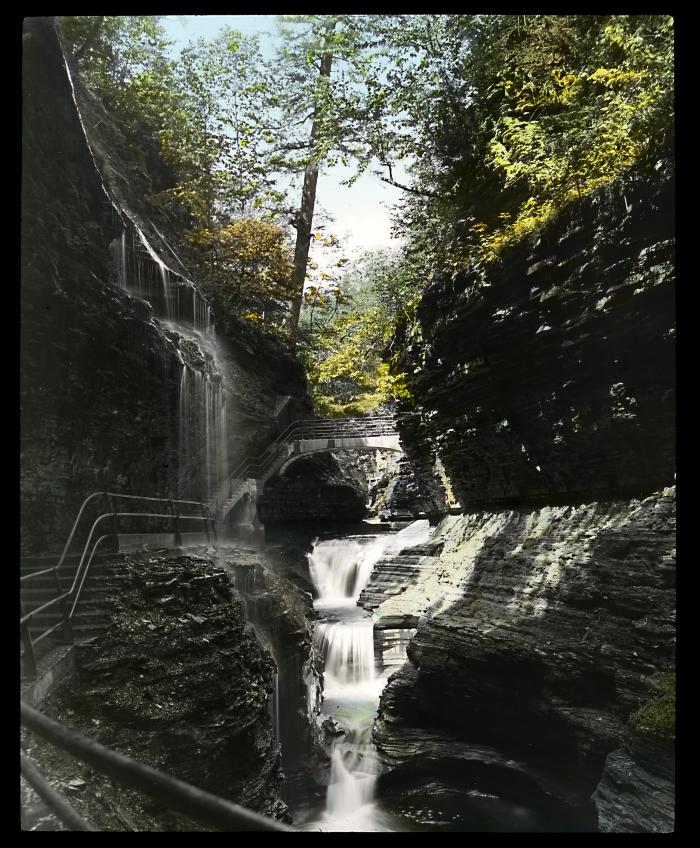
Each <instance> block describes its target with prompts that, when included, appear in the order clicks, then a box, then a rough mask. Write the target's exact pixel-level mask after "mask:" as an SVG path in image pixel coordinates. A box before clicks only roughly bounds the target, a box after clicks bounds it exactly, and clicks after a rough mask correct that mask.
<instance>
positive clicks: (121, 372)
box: [21, 18, 310, 554]
mask: <svg viewBox="0 0 700 848" xmlns="http://www.w3.org/2000/svg"><path fill="white" fill-rule="evenodd" d="M23 47H24V53H23V156H22V299H21V369H22V377H21V404H22V407H21V408H22V413H21V414H22V418H21V456H22V459H21V508H22V547H23V551H24V552H26V553H29V554H38V553H43V552H46V551H54V550H56V549H57V548H59V547H60V546H62V545H63V543H64V542H65V539H66V537H67V535H68V531H69V529H70V526H71V524H72V522H73V519H74V518H75V515H76V513H77V510H78V508H79V506H80V504H81V503H82V501H83V499H84V498H85V497H86V496H87V495H88V494H90V493H91V492H93V491H96V490H111V491H117V492H127V493H131V494H140V495H151V496H157V495H166V496H171V497H177V496H178V495H180V496H184V497H196V498H201V497H206V496H207V495H211V493H212V490H213V489H214V486H215V484H216V481H217V480H218V479H219V477H223V476H225V474H226V473H227V471H228V470H229V467H230V466H231V464H235V463H236V462H238V461H239V460H240V459H241V458H242V457H243V456H246V455H248V454H249V453H253V454H257V453H258V452H259V450H260V449H261V447H262V446H264V444H265V442H266V440H267V439H268V438H269V437H270V436H271V435H272V434H273V433H275V432H276V431H277V430H278V429H279V428H280V427H283V426H284V425H285V424H286V423H287V421H288V420H291V419H292V418H295V417H298V416H299V415H300V414H301V415H303V414H308V412H309V411H310V405H309V401H308V397H307V395H306V382H305V378H304V376H303V372H302V369H301V366H300V364H299V363H298V361H296V360H294V359H293V358H291V357H290V356H289V354H288V353H286V352H285V350H284V348H283V346H282V345H281V344H280V343H278V342H275V341H274V340H272V339H269V338H266V337H263V336H262V335H261V334H259V333H257V332H256V331H255V330H253V329H252V328H247V327H245V326H244V325H243V324H242V323H241V322H236V321H230V322H228V324H227V326H228V330H227V333H226V335H224V334H223V333H222V332H221V330H220V329H219V331H218V333H217V332H216V329H215V318H216V316H214V315H213V314H212V313H211V311H210V309H209V307H208V305H207V303H206V300H205V299H204V298H203V296H202V295H201V292H200V291H199V289H198V287H197V285H196V283H192V282H191V281H189V280H187V278H186V273H185V269H184V268H183V267H182V266H181V264H180V265H178V262H179V260H178V258H177V256H176V254H175V252H174V250H173V248H172V247H171V243H173V242H171V240H170V239H168V233H169V229H168V227H169V222H168V220H167V218H165V217H164V216H163V215H162V213H160V217H159V213H158V210H157V209H156V207H155V205H154V204H153V203H151V202H150V197H151V194H152V190H153V181H154V179H155V180H156V182H158V180H161V181H162V179H164V178H165V177H163V175H155V176H154V175H153V174H151V172H149V166H148V163H147V162H146V159H147V158H148V159H149V160H152V159H153V157H152V156H149V157H146V156H145V155H143V153H142V151H140V150H138V149H136V150H133V149H131V150H130V149H129V146H128V144H127V142H126V141H125V140H124V137H123V136H122V134H121V133H120V130H119V127H118V126H117V125H116V123H115V121H114V119H113V118H112V117H111V116H110V115H109V114H108V113H107V112H105V110H104V108H103V107H102V106H101V104H100V103H99V102H98V101H97V100H96V99H95V98H94V96H92V95H90V93H89V92H87V91H85V90H84V88H83V87H82V86H81V84H80V82H79V80H78V79H77V77H75V75H74V74H73V75H72V76H71V74H70V72H69V71H68V69H67V65H66V63H65V60H64V57H63V55H62V52H61V49H60V46H59V43H58V39H57V37H56V33H55V30H54V28H53V24H52V22H51V20H50V19H47V18H26V19H25V26H24V34H23ZM78 107H79V108H78ZM86 133H87V136H86ZM88 136H89V143H88ZM147 146H148V145H147V144H145V143H144V148H147ZM156 177H157V179H156ZM166 239H167V240H166Z"/></svg>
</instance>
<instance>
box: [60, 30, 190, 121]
mask: <svg viewBox="0 0 700 848" xmlns="http://www.w3.org/2000/svg"><path fill="white" fill-rule="evenodd" d="M57 20H58V26H59V32H60V34H61V39H62V41H63V43H64V45H65V46H66V48H67V49H68V51H69V52H70V53H71V54H72V56H73V58H74V60H75V62H76V63H77V66H78V69H79V72H80V74H81V77H82V78H83V81H84V82H85V83H86V85H88V86H89V87H90V88H92V89H93V90H94V91H95V92H96V93H97V94H98V95H99V96H100V98H101V99H102V100H103V102H104V103H105V105H106V106H107V107H108V108H109V109H110V110H111V111H112V112H114V113H116V114H117V115H118V117H119V118H120V119H121V121H122V123H123V126H124V128H125V129H126V130H127V131H128V130H130V129H131V130H134V129H135V128H136V127H137V126H143V125H146V126H148V127H150V128H151V129H155V128H157V127H159V126H160V125H161V122H162V120H163V118H164V116H165V115H167V114H168V113H169V112H170V111H171V110H173V109H176V108H177V97H176V95H175V94H174V91H173V63H172V62H170V61H169V60H168V58H167V48H168V46H169V44H170V42H169V41H168V39H167V38H166V37H165V33H164V31H163V29H162V27H161V26H160V24H159V23H158V17H157V16H153V15H123V16H121V15H120V16H90V15H85V16H82V15H81V16H65V17H59V18H58V19H57Z"/></svg>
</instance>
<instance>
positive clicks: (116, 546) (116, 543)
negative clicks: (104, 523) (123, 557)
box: [106, 494, 119, 553]
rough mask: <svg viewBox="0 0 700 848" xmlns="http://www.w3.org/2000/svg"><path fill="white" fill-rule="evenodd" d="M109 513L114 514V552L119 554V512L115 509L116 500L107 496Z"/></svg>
mask: <svg viewBox="0 0 700 848" xmlns="http://www.w3.org/2000/svg"><path fill="white" fill-rule="evenodd" d="M106 498H107V503H108V504H109V511H110V512H111V513H112V533H113V534H114V550H115V552H116V553H118V552H119V528H118V527H117V512H116V510H115V509H114V499H113V498H112V496H111V495H109V494H108V495H106Z"/></svg>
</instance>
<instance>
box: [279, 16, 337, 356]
mask: <svg viewBox="0 0 700 848" xmlns="http://www.w3.org/2000/svg"><path fill="white" fill-rule="evenodd" d="M323 30H324V40H323V54H322V56H321V70H320V76H321V77H329V76H330V75H331V64H332V62H333V53H332V51H331V49H330V36H331V35H332V33H333V31H334V30H335V21H328V22H326V23H325V24H324V26H323ZM320 132H321V114H320V111H319V107H318V106H316V108H315V109H314V116H313V122H312V124H311V140H310V146H311V151H312V155H313V154H314V153H315V151H314V146H315V144H316V139H317V138H318V136H319V134H320ZM317 183H318V163H317V162H311V163H310V164H309V165H307V166H306V170H305V171H304V188H303V189H302V193H301V206H300V207H299V214H298V215H297V220H296V225H297V240H296V245H295V247H294V268H293V271H292V291H293V292H294V299H293V300H292V311H291V314H290V316H289V336H290V347H291V349H292V350H294V349H295V348H296V343H297V331H298V328H299V313H300V312H301V302H302V300H303V297H304V281H305V280H306V266H307V264H308V261H309V246H310V244H311V226H312V223H313V217H314V206H315V205H316V185H317Z"/></svg>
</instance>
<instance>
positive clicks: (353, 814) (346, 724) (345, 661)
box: [308, 521, 430, 830]
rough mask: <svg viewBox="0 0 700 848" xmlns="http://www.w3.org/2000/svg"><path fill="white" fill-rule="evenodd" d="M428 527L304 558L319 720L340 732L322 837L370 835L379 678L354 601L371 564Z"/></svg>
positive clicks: (367, 627)
mask: <svg viewBox="0 0 700 848" xmlns="http://www.w3.org/2000/svg"><path fill="white" fill-rule="evenodd" d="M429 532H430V525H429V523H428V521H415V522H414V523H413V524H411V525H410V526H409V527H406V528H404V529H403V530H401V531H400V532H399V533H395V534H391V535H389V534H385V535H378V536H372V537H369V538H367V537H356V538H350V539H331V540H328V541H323V542H317V543H316V544H315V545H314V548H313V550H312V552H311V553H310V554H308V560H309V570H310V572H311V578H312V580H313V582H314V585H315V587H316V591H317V592H318V598H317V599H316V600H315V601H314V607H315V608H316V609H317V610H319V612H321V614H322V616H323V619H324V620H323V621H320V622H319V623H318V624H317V625H316V627H315V629H314V641H315V642H316V645H317V646H318V648H319V650H320V651H321V652H322V654H323V657H324V669H325V670H324V686H323V708H322V709H323V712H324V713H326V714H327V715H330V716H331V717H332V718H334V719H336V720H338V721H339V722H340V723H341V725H342V727H343V731H344V732H343V735H342V737H339V738H338V739H337V740H336V741H335V743H334V745H333V749H332V751H331V776H330V783H329V786H328V792H327V796H326V811H325V814H324V819H323V822H322V826H323V827H322V829H326V830H345V829H347V830H364V829H372V812H373V805H372V799H373V797H374V787H375V783H376V778H377V768H376V755H375V751H374V746H373V744H372V741H371V733H372V724H373V722H374V718H375V715H376V711H377V706H378V704H379V696H380V694H381V690H382V689H383V688H384V685H385V683H386V675H385V674H381V673H377V669H376V664H375V649H374V633H373V625H372V620H371V617H370V615H369V613H367V612H366V611H365V610H363V609H361V608H360V607H358V606H357V599H358V598H359V596H360V592H361V591H362V590H363V589H364V587H365V584H366V583H367V581H368V580H369V577H370V575H371V573H372V568H373V567H374V565H375V563H376V562H378V560H379V559H380V558H381V557H382V556H384V555H387V554H390V553H392V552H394V553H396V552H398V551H399V550H401V548H404V547H409V546H412V545H417V544H421V543H423V542H425V541H426V540H427V538H428V534H429Z"/></svg>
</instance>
